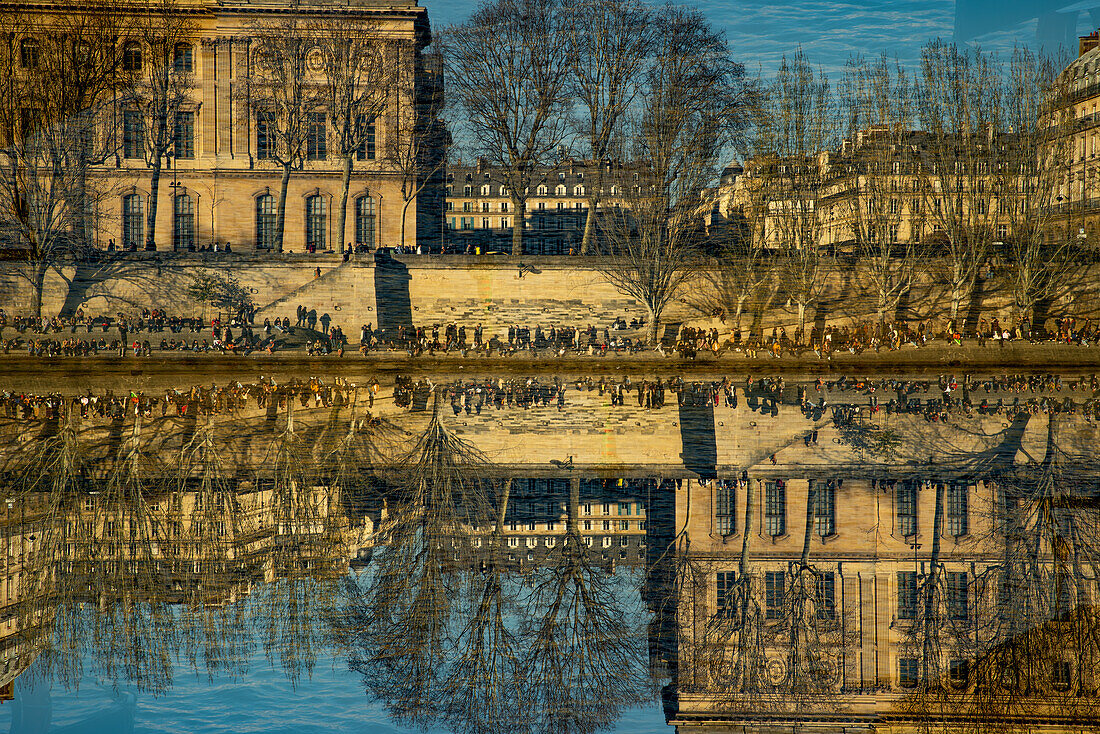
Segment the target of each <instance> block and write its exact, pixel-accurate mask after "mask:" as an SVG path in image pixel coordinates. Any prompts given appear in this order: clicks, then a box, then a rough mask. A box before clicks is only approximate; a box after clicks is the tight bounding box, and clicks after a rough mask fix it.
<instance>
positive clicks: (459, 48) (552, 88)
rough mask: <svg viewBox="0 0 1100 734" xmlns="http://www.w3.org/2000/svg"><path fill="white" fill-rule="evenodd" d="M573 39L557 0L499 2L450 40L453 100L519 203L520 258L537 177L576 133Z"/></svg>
mask: <svg viewBox="0 0 1100 734" xmlns="http://www.w3.org/2000/svg"><path fill="white" fill-rule="evenodd" d="M567 38H568V37H567V35H566V34H565V33H563V32H562V10H561V6H560V5H559V4H558V2H557V1H556V0H492V1H491V2H488V3H486V4H484V5H482V6H480V7H479V8H478V9H477V10H476V11H474V13H473V14H472V15H471V16H470V18H469V19H468V20H467V21H466V22H465V23H462V24H461V25H457V26H454V27H452V28H449V29H447V30H446V31H445V33H444V36H443V49H444V58H445V60H446V65H447V77H448V79H447V84H448V87H447V94H448V95H449V96H450V97H451V98H452V99H454V101H455V104H456V105H457V107H458V109H460V110H461V111H462V112H463V113H464V114H465V117H466V124H467V126H468V130H467V132H468V134H469V137H470V138H471V141H472V145H473V148H474V149H475V150H476V151H477V152H478V154H480V155H483V156H485V157H486V158H487V159H488V160H489V161H490V162H491V163H492V164H494V165H496V166H497V167H498V168H499V169H500V170H501V173H502V176H503V178H504V182H505V184H506V185H507V187H508V192H509V194H510V195H511V197H512V254H513V255H522V254H523V231H524V228H525V226H526V209H527V197H528V191H527V189H528V186H529V184H530V182H531V176H532V175H533V174H534V172H535V169H536V167H538V166H540V165H543V164H546V163H547V162H549V161H551V160H552V159H553V158H554V157H555V156H557V155H558V154H559V152H560V151H559V148H560V147H561V145H562V144H563V143H564V142H565V140H566V135H567V133H568V124H567V115H566V113H567V111H568V110H567V108H568V106H569V94H568V92H569V90H568V80H569V77H568V74H567V73H566V71H567V67H566V64H567V61H568V54H569V48H568V43H567Z"/></svg>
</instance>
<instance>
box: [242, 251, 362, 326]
mask: <svg viewBox="0 0 1100 734" xmlns="http://www.w3.org/2000/svg"><path fill="white" fill-rule="evenodd" d="M372 278H373V270H372V269H371V268H364V267H361V266H358V265H357V264H356V263H354V262H344V263H340V264H339V265H337V266H336V267H334V268H330V269H328V270H322V272H321V275H320V276H319V277H315V278H313V279H312V280H310V281H308V282H306V283H304V284H302V285H300V286H298V287H297V288H295V289H293V290H291V291H290V292H288V293H286V294H285V295H283V296H281V297H280V298H277V299H276V300H274V301H272V302H270V303H268V304H266V305H264V306H262V307H260V308H259V309H258V310H257V311H256V321H257V323H263V320H264V319H266V318H280V319H281V318H283V317H287V318H289V319H290V321H291V323H292V324H293V323H294V322H295V320H296V316H297V308H298V306H305V307H306V309H307V310H310V311H316V313H317V316H318V318H319V319H320V318H321V317H323V316H324V315H326V314H327V315H328V317H329V318H330V319H331V321H332V323H333V324H338V325H340V326H342V327H343V328H344V332H345V333H346V334H350V331H349V329H350V327H352V326H356V327H358V324H352V323H351V321H353V320H355V319H356V318H357V317H358V312H359V311H361V310H364V309H365V308H367V307H368V306H367V305H366V304H364V297H367V298H369V303H370V304H371V306H369V307H370V308H373V296H374V288H373V281H372ZM368 284H369V285H368Z"/></svg>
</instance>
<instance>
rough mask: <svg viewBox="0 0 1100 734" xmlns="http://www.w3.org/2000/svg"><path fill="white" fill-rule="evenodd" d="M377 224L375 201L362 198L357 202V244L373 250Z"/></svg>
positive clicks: (369, 198) (365, 197)
mask: <svg viewBox="0 0 1100 734" xmlns="http://www.w3.org/2000/svg"><path fill="white" fill-rule="evenodd" d="M376 224H377V222H376V219H375V213H374V199H372V198H371V197H369V196H360V197H359V198H358V199H356V200H355V244H357V245H367V246H368V247H372V248H373V247H374V233H375V231H376Z"/></svg>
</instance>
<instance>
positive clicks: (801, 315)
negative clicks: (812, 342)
mask: <svg viewBox="0 0 1100 734" xmlns="http://www.w3.org/2000/svg"><path fill="white" fill-rule="evenodd" d="M798 328H799V330H800V331H801V332H802V333H803V334H805V333H806V304H805V303H803V302H801V301H799V303H798Z"/></svg>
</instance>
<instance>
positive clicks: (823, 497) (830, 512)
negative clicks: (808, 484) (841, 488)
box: [810, 480, 836, 538]
mask: <svg viewBox="0 0 1100 734" xmlns="http://www.w3.org/2000/svg"><path fill="white" fill-rule="evenodd" d="M810 481H814V480H810ZM814 531H815V532H816V533H817V534H818V535H819V536H821V537H822V538H825V537H828V536H830V535H835V534H836V482H834V481H832V480H829V481H828V482H814Z"/></svg>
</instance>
